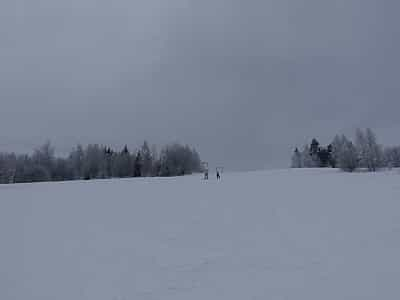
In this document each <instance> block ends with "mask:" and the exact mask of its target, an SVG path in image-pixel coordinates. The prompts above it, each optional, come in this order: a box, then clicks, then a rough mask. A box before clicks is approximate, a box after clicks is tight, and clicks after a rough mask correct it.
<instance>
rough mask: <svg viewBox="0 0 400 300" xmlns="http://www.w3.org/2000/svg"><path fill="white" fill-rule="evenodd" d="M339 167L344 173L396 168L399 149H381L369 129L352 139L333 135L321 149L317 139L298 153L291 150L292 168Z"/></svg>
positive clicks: (359, 131) (360, 131)
mask: <svg viewBox="0 0 400 300" xmlns="http://www.w3.org/2000/svg"><path fill="white" fill-rule="evenodd" d="M324 167H332V168H340V169H341V170H343V171H346V172H353V171H356V170H366V171H370V172H375V171H377V170H379V169H382V168H398V167H400V146H394V147H384V146H382V145H380V144H379V143H378V142H377V137H376V135H375V133H374V132H373V131H372V130H371V129H369V128H368V129H366V130H361V129H357V131H356V136H355V140H354V141H352V140H350V139H349V138H347V137H346V136H345V135H341V136H339V135H337V136H335V138H334V139H333V141H332V143H331V144H329V145H327V146H325V147H324V146H321V145H320V143H319V142H318V140H317V139H315V138H314V139H313V140H312V142H311V144H310V145H305V146H304V147H303V148H302V149H301V150H299V149H298V148H296V149H295V151H294V153H293V156H292V168H324Z"/></svg>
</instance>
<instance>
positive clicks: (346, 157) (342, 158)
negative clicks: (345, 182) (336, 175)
mask: <svg viewBox="0 0 400 300" xmlns="http://www.w3.org/2000/svg"><path fill="white" fill-rule="evenodd" d="M341 147H342V148H341V151H340V155H339V156H338V159H339V161H338V162H339V166H340V168H341V169H342V170H343V171H346V172H353V171H355V170H356V169H357V167H358V161H359V160H358V151H357V148H356V147H355V146H354V144H353V143H352V142H351V141H349V140H347V138H346V137H345V136H343V137H342V145H341Z"/></svg>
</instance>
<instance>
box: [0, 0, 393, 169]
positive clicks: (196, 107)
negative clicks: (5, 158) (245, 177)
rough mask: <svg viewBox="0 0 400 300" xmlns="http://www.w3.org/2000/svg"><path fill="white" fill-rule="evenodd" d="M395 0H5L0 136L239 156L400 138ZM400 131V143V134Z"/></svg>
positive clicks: (11, 143) (258, 157)
mask: <svg viewBox="0 0 400 300" xmlns="http://www.w3.org/2000/svg"><path fill="white" fill-rule="evenodd" d="M399 8H400V4H398V3H397V2H396V1H389V0H388V1H377V0H376V1H373V0H363V1H361V0H338V1H321V0H303V1H294V0H279V1H278V0H272V1H255V0H251V1H235V0H231V1H227V0H213V1H211V0H205V1H193V0H171V1H161V0H152V1H148V0H147V1H145V0H137V1H128V0H116V1H104V0H99V1H94V0H79V1H78V0H70V1H54V0H51V1H50V0H41V1H40V0H35V1H31V0H30V1H27V0H25V1H11V0H8V1H7V0H6V1H2V2H1V3H0V66H1V69H0V107H1V109H0V128H1V130H0V147H1V148H2V149H4V150H17V151H29V150H30V149H31V148H32V147H35V146H37V145H38V144H39V143H41V142H42V141H44V140H45V139H47V138H50V139H51V140H52V141H53V143H54V144H55V145H56V146H57V147H58V149H59V150H60V151H68V150H69V148H70V147H72V146H73V145H74V144H75V143H77V142H80V143H84V144H86V143H89V142H99V143H110V144H113V145H115V146H121V145H122V144H124V143H126V142H127V143H128V144H130V145H131V146H136V145H138V144H139V143H141V142H142V140H143V139H145V138H146V139H149V140H150V141H151V142H153V143H157V144H160V143H165V142H168V141H170V140H179V141H182V142H187V143H190V144H193V145H194V146H196V147H198V149H199V150H200V152H201V153H202V156H203V158H204V159H206V160H209V161H210V162H211V163H213V164H224V165H225V166H226V167H227V168H230V169H254V168H257V167H279V166H286V165H287V162H288V156H289V155H290V151H291V147H292V146H293V145H296V144H297V145H302V144H304V143H305V142H306V141H307V140H308V139H309V138H311V137H312V136H318V137H320V139H321V141H322V142H329V140H330V138H331V137H332V136H333V135H334V134H335V133H337V132H344V133H348V134H352V132H353V130H354V129H355V128H356V127H359V126H360V127H364V126H371V127H373V128H375V129H376V131H377V133H378V135H379V136H380V137H381V140H382V142H385V143H389V142H394V143H396V142H397V141H396V138H395V137H396V133H397V132H398V130H399V128H400V120H399V118H398V113H397V112H398V110H399V108H400V104H399V101H398V96H399V94H400V93H399V92H400V91H399V88H398V83H397V78H398V70H399V67H400V66H399V59H398V53H399V50H400V43H399V40H400V39H399V37H398V28H399V23H398V21H397V16H396V15H395V14H396V12H397V11H398V10H399ZM399 143H400V142H399Z"/></svg>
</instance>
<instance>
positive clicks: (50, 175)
mask: <svg viewBox="0 0 400 300" xmlns="http://www.w3.org/2000/svg"><path fill="white" fill-rule="evenodd" d="M201 165H202V164H201V160H200V155H199V153H198V152H197V151H196V149H194V148H191V147H189V146H188V145H181V144H179V143H174V144H169V145H166V146H164V147H162V149H161V151H160V152H159V153H158V151H157V149H156V147H155V146H152V147H151V149H150V147H149V144H148V143H147V142H146V141H145V142H144V143H143V145H142V146H141V147H140V148H139V149H137V150H135V151H133V152H130V151H129V149H128V147H127V146H125V147H123V149H122V150H120V151H116V150H114V149H112V148H111V147H108V146H103V145H98V144H89V145H88V146H87V147H86V148H84V147H82V146H81V145H77V146H76V147H75V148H74V149H73V150H72V151H71V152H70V153H69V155H68V156H67V157H56V155H55V149H54V147H53V146H52V145H51V143H50V142H46V143H45V144H44V145H42V146H41V147H39V148H38V149H36V150H35V151H34V152H33V154H31V155H28V154H23V155H17V154H15V153H0V183H24V182H41V181H67V180H81V179H85V180H90V179H103V178H104V179H105V178H124V177H155V176H163V177H164V176H165V177H168V176H182V175H187V174H192V173H194V172H201V171H202V166H201Z"/></svg>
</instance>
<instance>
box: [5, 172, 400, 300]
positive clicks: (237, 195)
mask: <svg viewBox="0 0 400 300" xmlns="http://www.w3.org/2000/svg"><path fill="white" fill-rule="evenodd" d="M222 179H223V180H222V181H221V182H216V181H215V180H214V177H212V180H210V181H208V182H206V181H203V180H201V176H188V177H183V178H169V179H166V178H163V179H159V178H152V179H126V180H103V181H90V182H67V183H39V184H20V185H4V186H0V299H4V300H28V299H29V300H80V299H90V300H131V299H132V300H134V299H160V300H161V299H162V300H166V299H182V300H188V299H195V300H210V299H218V300H225V299H226V300H233V299H241V300H243V299H296V300H302V299H304V300H312V299H315V300H317V299H318V300H322V299H332V300H333V299H334V300H338V299H341V300H343V299H352V300H354V299H360V300H361V299H362V300H367V299H374V300H376V299H385V300H387V299H399V297H400V175H399V174H398V172H397V171H393V172H383V173H376V174H367V173H365V174H344V173H340V172H339V171H336V170H281V171H264V172H248V173H231V174H223V178H222Z"/></svg>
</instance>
